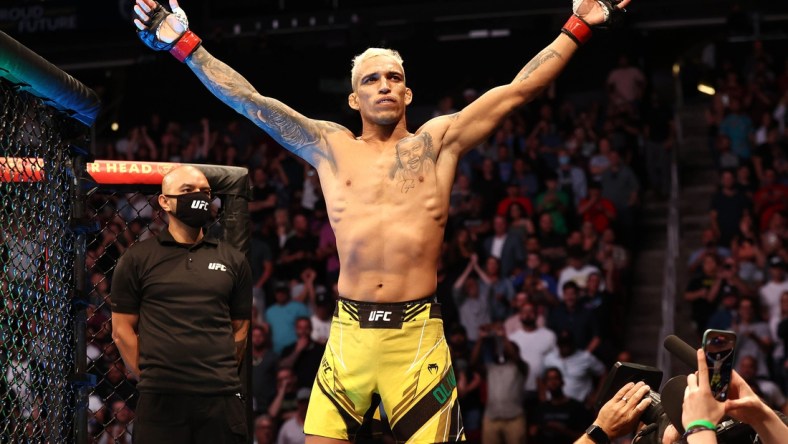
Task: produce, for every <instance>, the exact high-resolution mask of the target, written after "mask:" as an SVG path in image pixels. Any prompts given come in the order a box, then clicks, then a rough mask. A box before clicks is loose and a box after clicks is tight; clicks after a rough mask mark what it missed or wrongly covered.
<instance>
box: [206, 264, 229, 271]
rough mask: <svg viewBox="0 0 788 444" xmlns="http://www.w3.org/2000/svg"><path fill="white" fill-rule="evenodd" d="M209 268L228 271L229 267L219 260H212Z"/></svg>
mask: <svg viewBox="0 0 788 444" xmlns="http://www.w3.org/2000/svg"><path fill="white" fill-rule="evenodd" d="M208 269H209V270H220V271H227V267H225V266H224V265H222V264H220V263H218V262H211V263H210V264H208Z"/></svg>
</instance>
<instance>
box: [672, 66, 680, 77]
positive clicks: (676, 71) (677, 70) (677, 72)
mask: <svg viewBox="0 0 788 444" xmlns="http://www.w3.org/2000/svg"><path fill="white" fill-rule="evenodd" d="M680 73H681V65H680V64H679V63H674V64H673V75H674V76H677V75H679V74H680Z"/></svg>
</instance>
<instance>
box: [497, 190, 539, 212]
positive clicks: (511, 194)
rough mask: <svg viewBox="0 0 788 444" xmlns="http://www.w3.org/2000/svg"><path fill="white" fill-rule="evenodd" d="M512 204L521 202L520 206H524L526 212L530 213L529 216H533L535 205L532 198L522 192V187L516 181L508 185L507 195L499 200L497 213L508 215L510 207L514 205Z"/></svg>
mask: <svg viewBox="0 0 788 444" xmlns="http://www.w3.org/2000/svg"><path fill="white" fill-rule="evenodd" d="M512 204H520V206H521V207H523V210H525V213H526V214H528V217H531V216H533V214H534V206H533V204H532V203H531V199H529V198H528V197H526V196H524V195H523V194H522V192H521V190H520V187H519V186H518V185H517V184H516V183H510V184H509V185H507V187H506V197H504V198H503V199H501V201H500V202H498V210H497V211H496V214H498V215H499V216H507V215H508V211H509V207H510V206H512Z"/></svg>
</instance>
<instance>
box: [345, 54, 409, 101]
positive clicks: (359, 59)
mask: <svg viewBox="0 0 788 444" xmlns="http://www.w3.org/2000/svg"><path fill="white" fill-rule="evenodd" d="M379 56H389V57H391V58H393V59H394V60H395V61H396V62H397V63H398V64H399V66H400V68H402V71H403V73H404V71H405V68H404V67H403V65H404V64H405V61H404V60H402V56H400V55H399V52H397V51H395V50H393V49H387V48H367V50H366V51H364V52H362V53H361V54H359V55H357V56H355V57H353V67H352V68H351V69H350V86H351V87H352V88H353V91H355V90H356V82H358V76H359V72H358V67H359V66H361V64H362V63H364V62H365V61H367V60H369V59H371V58H373V57H379Z"/></svg>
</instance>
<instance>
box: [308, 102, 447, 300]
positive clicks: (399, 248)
mask: <svg viewBox="0 0 788 444" xmlns="http://www.w3.org/2000/svg"><path fill="white" fill-rule="evenodd" d="M445 119H448V117H447V118H445ZM442 127H445V125H441V119H436V120H435V121H433V122H431V123H430V124H428V125H426V126H425V128H423V129H422V130H420V132H418V133H416V134H409V135H407V136H406V137H404V138H401V139H398V140H388V141H381V142H375V143H370V142H367V141H363V140H360V139H358V138H353V137H352V135H349V133H346V132H344V131H341V132H336V133H334V134H333V135H331V136H328V137H327V140H326V142H327V143H328V145H329V148H328V152H329V153H330V154H329V157H330V161H327V162H322V163H320V164H319V165H318V174H319V176H320V181H321V185H322V188H323V193H324V195H325V198H326V203H327V208H328V215H329V218H330V221H331V225H332V227H333V228H334V233H335V235H336V239H337V251H338V253H339V258H340V264H342V265H341V269H340V277H339V293H340V295H342V296H343V297H347V298H349V299H354V300H362V301H377V302H399V301H408V300H413V299H418V298H422V297H425V296H429V295H431V294H433V293H434V292H435V287H436V272H437V270H436V268H437V264H438V256H439V254H440V249H441V244H442V241H443V232H444V227H445V225H446V220H447V216H448V206H449V194H450V192H451V186H452V182H453V180H454V171H455V167H456V164H457V162H456V159H452V156H451V155H449V154H447V155H445V156H442V155H441V153H440V141H441V137H442V130H441V128H442ZM444 131H445V130H444Z"/></svg>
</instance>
